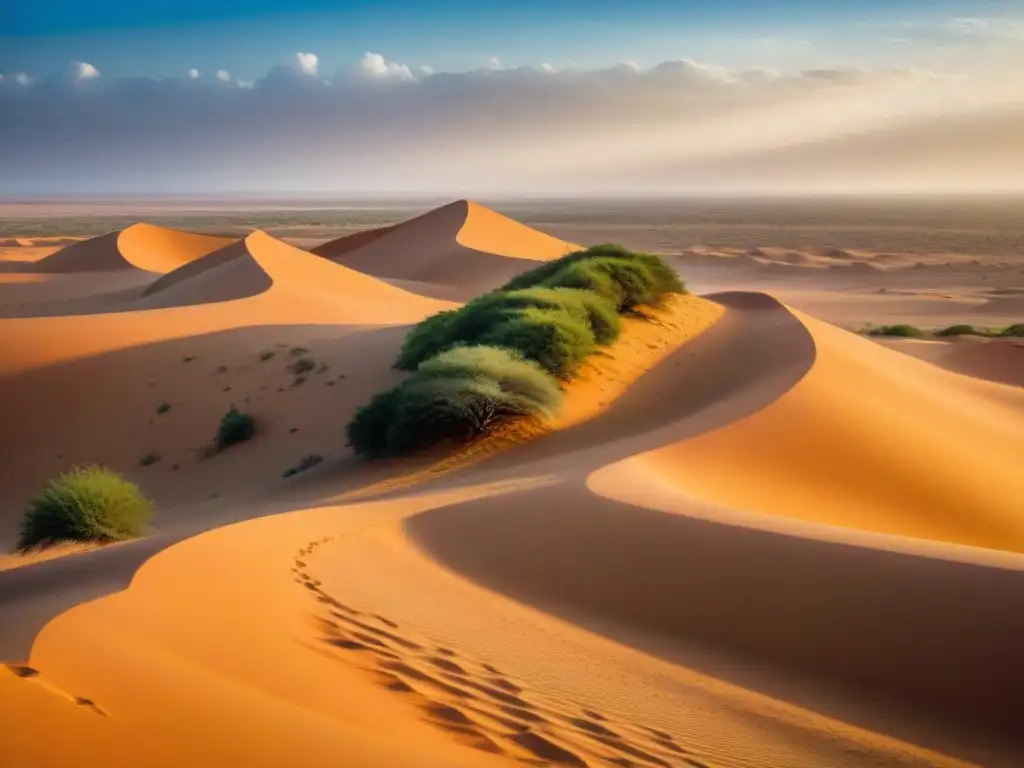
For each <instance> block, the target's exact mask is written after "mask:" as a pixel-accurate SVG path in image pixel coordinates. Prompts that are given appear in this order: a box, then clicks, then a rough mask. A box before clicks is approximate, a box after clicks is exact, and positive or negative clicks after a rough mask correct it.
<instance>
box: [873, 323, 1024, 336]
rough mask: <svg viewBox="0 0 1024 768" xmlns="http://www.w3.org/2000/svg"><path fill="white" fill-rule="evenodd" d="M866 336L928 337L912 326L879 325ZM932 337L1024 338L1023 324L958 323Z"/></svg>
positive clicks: (939, 330) (938, 331) (936, 332)
mask: <svg viewBox="0 0 1024 768" xmlns="http://www.w3.org/2000/svg"><path fill="white" fill-rule="evenodd" d="M863 333H866V334H867V335H868V336H900V337H904V338H913V339H919V338H924V337H925V336H927V335H929V334H928V333H925V332H924V331H922V330H921V329H920V328H915V327H914V326H912V325H880V326H870V327H868V328H867V329H866V330H864V331H863ZM931 335H932V336H935V337H936V338H940V339H949V338H955V337H957V336H982V337H985V338H990V339H991V338H1015V337H1016V338H1020V337H1024V323H1017V324H1015V325H1009V326H1006V327H1005V328H984V327H981V326H977V325H968V324H967V323H960V324H957V325H950V326H948V327H946V328H940V329H938V330H936V331H933V332H931Z"/></svg>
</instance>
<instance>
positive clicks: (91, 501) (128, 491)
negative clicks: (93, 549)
mask: <svg viewBox="0 0 1024 768" xmlns="http://www.w3.org/2000/svg"><path fill="white" fill-rule="evenodd" d="M152 513H153V505H152V503H151V502H150V501H149V500H148V499H147V498H146V497H145V496H143V495H142V492H141V491H140V490H139V488H138V486H136V485H135V484H134V483H131V482H129V481H128V480H126V479H125V478H123V477H121V475H119V474H117V473H116V472H112V471H111V470H109V469H105V468H103V467H98V466H86V467H76V468H75V469H73V470H71V471H70V472H67V473H65V474H62V475H61V476H60V477H59V478H57V479H56V480H53V481H51V482H50V484H49V485H48V486H47V487H46V488H45V489H43V491H42V492H41V493H40V494H39V495H38V496H36V497H35V498H34V499H32V501H31V502H30V503H29V507H28V510H27V511H26V513H25V517H24V519H23V520H22V526H21V534H20V536H19V538H18V545H17V546H18V549H20V550H27V549H31V548H33V547H40V546H47V545H49V544H53V543H55V542H58V541H82V542H111V541H120V540H122V539H130V538H134V537H136V536H139V535H140V534H141V533H142V531H143V527H144V525H145V523H146V521H147V520H148V519H149V517H150V516H151V515H152Z"/></svg>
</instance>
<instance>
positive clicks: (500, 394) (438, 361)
mask: <svg viewBox="0 0 1024 768" xmlns="http://www.w3.org/2000/svg"><path fill="white" fill-rule="evenodd" d="M561 397H562V392H561V390H560V389H559V387H558V383H557V382H556V381H555V380H554V379H553V378H552V377H551V376H550V375H548V374H547V373H546V372H545V371H544V369H542V368H541V367H540V365H538V364H537V363H535V362H532V361H530V360H526V359H524V358H523V356H522V355H521V354H519V353H516V352H514V351H511V350H507V349H500V348H494V347H461V348H458V349H453V350H450V351H448V352H445V353H442V354H441V355H439V356H437V357H435V358H433V359H431V360H428V361H425V362H424V363H423V364H422V365H421V366H420V367H419V369H417V371H416V373H415V374H414V375H412V376H410V377H409V378H408V379H406V380H405V381H403V382H402V383H401V384H399V385H398V386H396V387H394V388H392V389H389V390H386V391H385V392H381V393H379V394H378V395H376V396H375V397H374V398H373V399H372V400H371V401H370V402H369V403H368V404H366V405H364V406H363V407H362V408H360V409H359V410H358V411H356V414H355V417H354V418H353V419H352V421H351V422H350V423H349V425H348V429H347V436H348V442H349V445H351V446H352V449H353V450H354V451H355V452H356V453H357V454H359V455H361V456H365V457H367V458H378V457H382V456H394V455H397V454H401V453H407V452H411V451H416V450H421V449H423V448H427V447H429V446H432V445H436V444H438V443H442V442H449V441H460V442H461V441H467V440H472V439H474V438H476V437H479V436H482V435H487V434H489V433H491V432H493V431H494V430H495V429H496V428H498V427H500V426H502V425H504V424H507V423H508V422H509V421H512V420H514V419H519V418H523V417H534V418H541V417H546V416H550V415H553V414H554V413H555V411H556V410H557V408H558V405H559V403H560V402H561Z"/></svg>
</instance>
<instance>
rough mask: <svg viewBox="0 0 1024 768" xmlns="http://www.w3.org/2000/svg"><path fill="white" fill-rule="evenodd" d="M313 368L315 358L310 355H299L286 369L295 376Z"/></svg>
mask: <svg viewBox="0 0 1024 768" xmlns="http://www.w3.org/2000/svg"><path fill="white" fill-rule="evenodd" d="M314 368H316V360H314V359H313V358H312V357H300V358H299V359H298V360H296V361H295V362H294V363H292V364H291V365H289V366H288V369H289V370H290V371H291V372H292V373H294V374H295V375H296V376H298V375H300V374H303V373H308V372H309V371H312V370H313V369H314Z"/></svg>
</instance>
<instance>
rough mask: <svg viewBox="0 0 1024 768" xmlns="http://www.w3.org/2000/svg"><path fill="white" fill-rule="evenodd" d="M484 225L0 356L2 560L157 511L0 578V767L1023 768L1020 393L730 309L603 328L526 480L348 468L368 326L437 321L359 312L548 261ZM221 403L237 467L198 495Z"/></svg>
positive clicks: (357, 250)
mask: <svg viewBox="0 0 1024 768" xmlns="http://www.w3.org/2000/svg"><path fill="white" fill-rule="evenodd" d="M506 223H507V220H504V219H503V218H501V217H498V216H497V215H496V214H493V213H490V212H487V211H485V209H481V208H479V207H478V206H475V205H474V204H472V203H457V204H453V205H452V206H446V207H445V208H442V209H439V210H438V211H435V212H433V213H431V214H427V215H425V216H423V217H420V218H419V219H414V220H412V221H411V222H407V223H405V224H402V225H398V226H396V227H393V228H390V229H388V230H387V231H386V232H384V233H382V234H378V235H376V236H373V237H370V236H369V235H366V236H363V237H359V236H357V239H355V240H350V241H348V244H347V245H345V244H344V243H340V244H338V245H337V247H336V248H335V250H334V251H333V254H334V256H335V257H337V258H338V259H339V262H340V263H331V261H330V260H328V259H325V258H322V257H321V256H318V255H313V254H309V253H306V252H303V251H300V250H298V249H295V248H292V247H291V246H288V245H285V244H283V243H280V242H279V241H276V240H274V239H273V238H271V237H269V236H268V235H266V234H264V233H261V232H256V233H253V234H252V235H250V236H249V237H247V238H245V239H244V240H241V241H238V242H236V243H229V244H226V245H225V246H223V247H220V248H216V249H212V250H211V251H210V252H208V253H207V254H205V255H203V254H200V255H199V256H198V257H197V258H194V259H190V260H188V263H185V262H179V267H178V268H177V269H175V270H169V271H168V272H167V274H165V275H164V276H163V277H160V278H158V279H156V280H155V282H153V283H152V284H151V285H150V287H149V289H148V290H146V292H145V294H146V295H145V296H143V297H142V298H140V299H138V301H137V302H136V305H133V306H132V307H131V309H132V311H124V312H112V313H107V314H104V315H83V316H78V317H34V318H10V319H4V320H0V334H2V335H3V338H4V339H5V342H8V346H7V348H6V351H5V356H4V357H3V358H0V402H4V403H5V404H8V406H9V415H8V421H7V423H6V424H5V427H6V428H5V431H4V432H3V434H2V436H0V451H2V456H0V459H2V461H0V464H2V466H3V467H4V469H5V473H6V475H7V476H8V477H10V478H11V479H10V480H7V479H6V478H5V481H4V484H3V487H2V492H3V493H2V495H0V509H2V510H5V511H4V512H3V514H2V515H0V523H2V524H3V525H4V527H5V530H7V529H10V528H12V526H13V525H14V523H15V522H16V519H17V516H18V514H19V512H20V504H21V503H22V501H23V499H24V498H26V497H27V496H28V495H29V494H30V493H31V492H32V491H33V490H35V489H36V488H37V487H38V485H39V484H40V483H41V482H42V480H43V479H44V478H45V477H48V476H52V475H53V474H55V472H56V471H59V470H60V469H63V468H65V467H66V466H67V465H68V464H69V463H74V462H79V461H101V462H104V463H107V464H109V465H111V466H113V467H114V468H116V469H119V470H123V471H125V472H126V474H128V475H129V476H130V477H132V478H133V479H137V480H139V482H140V483H141V484H142V485H143V487H144V488H145V489H146V490H147V492H148V493H150V494H151V495H152V496H154V497H155V498H156V499H157V500H158V501H159V502H160V511H159V514H158V516H157V519H156V521H155V523H156V526H157V529H158V532H157V533H156V535H154V536H151V537H148V538H144V539H141V540H139V541H135V542H129V543H126V544H122V545H114V546H110V547H105V548H101V549H97V550H92V551H88V552H83V553H80V554H73V555H68V556H65V557H60V558H54V559H52V560H48V561H42V562H37V563H35V564H33V565H29V566H25V567H21V568H16V569H12V570H10V571H6V572H0V625H3V626H4V627H5V631H4V634H3V636H0V648H3V650H4V655H3V657H2V658H0V661H2V662H5V666H3V667H0V722H4V723H14V724H15V727H14V728H12V729H10V734H9V735H8V734H5V738H4V739H0V763H2V764H4V765H7V764H12V765H18V766H22V765H24V766H29V767H30V768H32V767H34V766H46V767H47V768H51V767H53V766H65V765H67V766H71V765H76V766H77V765H81V764H83V763H85V762H90V761H91V762H101V763H103V764H106V765H111V766H128V765H133V766H134V765H146V766H180V765H194V766H211V767H212V766H223V765H228V764H233V765H234V764H239V765H246V766H255V767H262V766H267V768H270V766H275V767H276V766H282V765H288V766H296V767H297V768H301V767H304V766H320V765H324V764H328V763H337V764H339V765H340V764H344V765H350V766H353V767H354V768H377V766H404V765H410V766H412V765H415V766H426V767H427V768H431V767H432V766H438V768H440V767H441V766H466V767H467V768H469V767H471V766H481V767H482V766H501V765H506V766H507V765H522V764H524V763H525V764H534V765H573V766H659V767H664V766H668V767H669V768H680V767H682V768H766V767H767V766H771V767H772V768H818V767H820V766H828V768H863V767H864V766H872V767H875V768H882V767H884V768H889V767H893V768H895V767H897V766H899V767H901V768H906V767H907V766H915V767H920V768H925V767H928V768H934V767H936V766H942V767H945V766H951V767H952V766H959V767H962V768H963V767H966V766H985V767H986V768H1015V766H1019V765H1021V764H1024V743H1022V741H1021V737H1020V734H1021V733H1022V732H1024V731H1022V729H1021V727H1020V726H1021V722H1020V712H1021V708H1020V706H1019V704H1020V691H1021V690H1024V660H1022V659H1024V657H1022V656H1021V654H1020V648H1021V646H1022V643H1024V613H1022V612H1021V611H1017V610H1013V608H1012V606H1013V604H1014V601H1015V600H1016V599H1017V596H1018V595H1019V594H1021V591H1022V590H1024V555H1022V553H1024V521H1022V520H1021V519H1020V515H1019V509H1017V508H1016V507H1015V504H1016V501H1017V500H1018V499H1020V498H1022V497H1024V479H1022V477H1021V475H1020V472H1019V461H1015V459H1016V457H1018V456H1021V455H1024V437H1022V435H1024V390H1022V389H1020V388H1017V387H1011V386H1006V385H1000V384H995V383H992V382H987V381H981V380H979V379H975V378H968V377H966V376H962V375H959V374H956V373H952V372H950V371H946V370H942V369H940V368H938V367H936V366H935V365H932V364H929V363H927V362H925V361H921V360H916V359H913V358H911V357H909V356H907V355H903V354H901V353H899V352H897V351H894V350H891V349H886V348H884V347H882V346H880V345H878V344H876V343H874V342H872V341H869V340H867V339H863V338H860V337H857V336H855V335H853V334H850V333H848V332H845V331H841V330H839V329H837V328H835V327H833V326H829V325H827V324H824V323H822V322H819V321H817V320H814V319H813V318H811V317H808V316H805V315H803V314H801V313H800V312H796V311H794V310H791V309H790V308H788V307H786V306H784V305H783V304H781V303H780V302H779V301H777V300H776V299H774V298H772V297H771V296H768V295H765V294H761V293H738V292H734V293H725V294H718V295H715V296H712V297H709V299H700V298H695V297H684V298H682V299H679V300H676V301H674V302H673V303H672V304H670V305H669V308H668V309H666V310H664V311H663V312H662V313H660V314H659V315H658V316H657V317H656V321H655V322H641V321H639V320H635V319H627V320H626V321H625V329H624V334H623V336H622V338H621V339H620V340H619V341H618V342H616V343H615V344H614V345H613V346H611V347H610V348H608V349H607V350H606V351H605V353H604V355H601V356H598V357H596V358H595V360H594V361H593V362H592V364H591V365H590V366H589V367H588V368H587V369H586V371H585V373H584V376H583V377H582V378H581V379H580V380H578V381H576V382H574V383H573V384H571V385H569V387H568V389H567V403H566V407H565V413H564V415H563V417H562V418H561V420H559V421H557V422H555V423H553V424H551V425H550V430H549V431H548V432H547V433H545V434H543V435H542V436H539V437H537V438H536V439H535V440H533V441H531V442H529V443H527V444H523V445H511V446H505V447H504V448H503V449H495V450H493V451H487V450H485V449H486V447H487V446H486V444H484V445H482V446H481V447H479V450H476V447H473V449H471V450H467V451H466V452H465V453H464V454H460V455H459V456H458V457H457V459H456V460H453V461H451V462H449V463H448V464H445V465H444V469H445V471H443V472H441V471H432V468H431V467H430V466H428V467H427V468H426V469H424V468H423V466H422V465H421V464H417V463H416V462H410V463H396V464H384V465H381V466H369V467H367V466H363V465H360V464H358V463H356V462H354V461H353V460H352V459H351V457H349V456H346V455H345V452H344V450H343V449H342V447H341V445H340V443H341V440H342V436H341V432H342V425H343V424H344V423H345V422H346V421H347V419H348V417H349V415H350V414H351V412H352V410H353V409H354V408H355V407H356V406H357V405H359V404H361V403H362V402H365V401H366V399H368V398H369V397H370V395H371V394H372V393H373V392H375V391H379V390H380V389H381V388H383V387H386V386H388V385H389V384H391V383H392V382H395V381H397V380H398V379H399V378H400V374H399V373H398V372H395V371H393V370H391V369H390V365H391V363H392V361H393V359H394V356H395V353H396V350H397V348H398V345H399V344H400V343H401V339H402V337H403V335H404V333H405V332H406V328H405V327H403V324H408V323H410V322H414V321H415V320H417V319H419V318H421V317H424V316H426V315H428V314H430V313H432V312H435V311H438V310H439V309H442V308H446V307H450V306H452V305H451V304H448V303H445V302H439V301H434V300H431V299H428V298H424V297H423V296H421V295H416V294H415V293H410V292H408V291H404V290H401V289H400V288H399V287H397V285H396V284H388V283H386V282H384V281H382V280H379V279H377V278H376V277H371V276H370V275H371V274H373V275H380V274H384V272H391V274H389V275H388V277H389V278H391V279H393V280H394V282H395V283H400V282H402V281H405V282H409V283H414V282H415V283H422V284H425V285H428V286H446V287H449V288H451V287H460V286H462V287H465V286H466V285H469V284H470V283H473V282H477V281H483V282H490V284H495V283H497V282H500V281H502V280H504V279H507V277H508V274H510V273H506V271H505V270H512V269H513V267H514V271H518V270H521V269H523V268H524V266H529V265H530V264H532V263H534V262H535V261H536V260H538V259H545V258H554V257H555V256H557V255H559V251H558V248H559V247H564V248H565V249H571V248H573V247H574V246H571V245H569V244H561V246H559V245H557V244H558V242H559V241H554V242H549V240H550V239H548V240H545V239H544V237H545V236H540V235H538V234H537V233H532V231H531V230H526V229H525V228H519V227H518V225H516V226H514V227H513V226H510V225H509V226H506ZM442 225H443V226H442ZM517 238H518V239H517ZM538 238H540V239H538ZM321 253H322V255H324V256H328V257H330V256H331V254H330V253H327V252H326V251H323V250H322V249H321ZM339 253H340V254H341V255H340V256H338V254H339ZM737 258H743V259H747V260H749V261H751V262H755V263H757V264H760V262H757V260H756V258H754V257H751V256H743V257H737ZM342 265H344V266H342ZM371 267H374V268H371ZM376 267H379V268H380V269H379V270H377V271H375V268H376ZM477 270H478V271H477ZM467 275H468V276H467ZM297 346H301V347H303V349H300V350H297V351H296V354H295V355H293V354H292V350H293V349H294V348H295V347H297ZM267 351H270V352H272V354H271V355H270V356H266V355H265V354H264V353H266V352H267ZM299 356H310V357H312V358H314V359H315V361H316V364H317V368H316V369H315V370H314V371H312V372H310V373H309V374H308V375H307V377H306V378H304V379H303V380H302V381H301V382H300V381H297V377H296V376H295V375H294V374H293V372H292V371H291V370H290V369H289V365H290V363H291V362H292V360H294V359H297V357H299ZM321 364H322V366H321ZM161 402H167V403H169V404H170V405H171V408H170V409H169V410H168V411H166V412H164V413H162V414H158V413H157V412H156V405H157V404H159V403H161ZM232 403H237V404H240V405H242V404H244V407H245V408H247V409H248V410H250V411H251V412H252V413H254V415H255V416H256V417H257V420H258V422H259V424H260V425H261V432H260V434H259V435H258V437H257V439H256V440H253V441H252V442H251V443H246V444H244V445H241V446H236V447H234V448H232V449H230V450H228V451H226V452H224V453H223V454H221V455H217V456H214V457H212V458H206V459H202V460H201V458H200V453H199V451H200V450H201V448H202V447H203V444H204V442H205V441H207V440H208V439H209V438H210V437H212V434H213V431H214V429H215V426H216V421H217V419H218V418H219V416H220V415H221V414H222V413H223V411H224V410H225V409H226V408H227V407H228V406H229V405H230V404H232ZM55 435H59V440H57V439H56V438H55V437H54V436H55ZM58 445H59V446H60V447H59V449H58V448H56V446H58ZM58 450H59V451H60V452H61V453H60V455H56V454H57V452H58ZM148 451H152V452H156V453H159V454H160V456H161V460H160V461H158V462H157V463H155V464H152V465H151V466H148V467H141V466H140V465H139V463H138V459H139V457H140V456H141V455H143V454H144V453H146V452H148ZM310 452H321V453H323V455H324V456H325V457H326V458H327V460H326V461H325V462H324V465H323V466H322V467H321V468H320V469H318V470H314V471H313V472H311V473H310V475H308V476H303V477H302V478H298V479H297V480H296V481H295V482H293V481H283V480H281V479H280V475H281V471H282V470H283V469H284V468H285V467H286V466H289V465H290V464H292V463H294V462H295V461H296V460H297V459H298V458H299V457H300V456H302V455H303V454H306V453H310ZM276 513H282V514H276ZM261 516H263V517H261ZM257 517H258V518H259V519H249V520H245V519H246V518H257ZM237 520H245V521H244V522H239V523H235V524H231V525H224V524H225V523H234V521H237ZM217 525H221V526H222V527H215V526H217ZM207 528H213V529H212V530H206V531H205V532H201V533H200V531H203V530H204V529H207ZM196 533H199V535H194V534H196ZM129 582H130V585H129ZM1008 606H1010V607H1009V608H1008ZM44 625H45V626H44ZM53 734H60V736H61V738H59V739H58V738H53Z"/></svg>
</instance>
